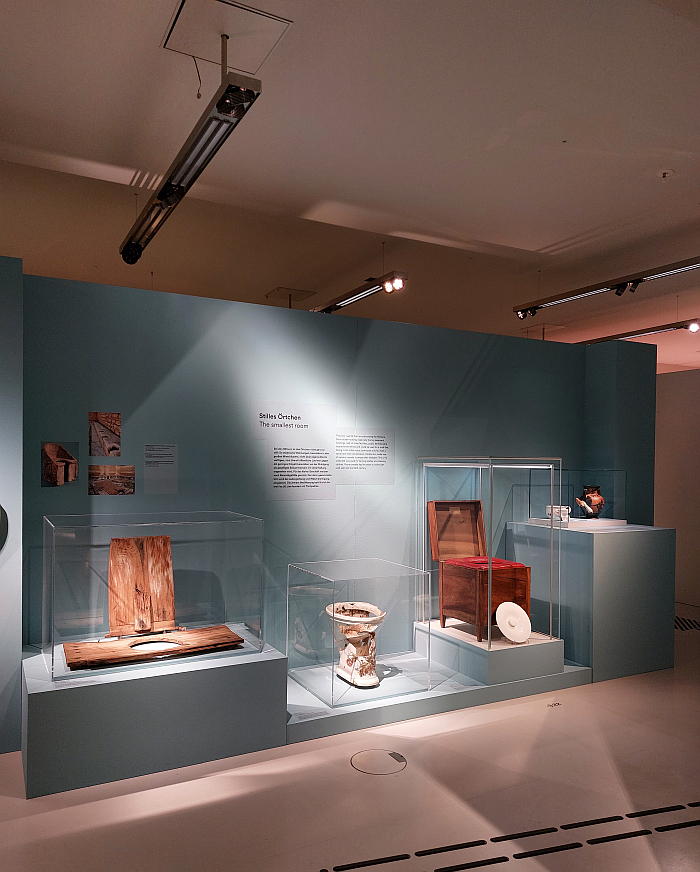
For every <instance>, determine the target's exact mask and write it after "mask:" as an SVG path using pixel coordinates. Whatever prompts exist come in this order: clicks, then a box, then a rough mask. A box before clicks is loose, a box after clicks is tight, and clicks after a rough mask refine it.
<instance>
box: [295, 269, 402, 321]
mask: <svg viewBox="0 0 700 872" xmlns="http://www.w3.org/2000/svg"><path fill="white" fill-rule="evenodd" d="M407 278H408V276H407V275H406V273H402V272H397V270H392V271H391V272H388V273H385V274H384V275H383V276H379V278H371V279H367V281H366V282H365V283H364V284H363V285H360V287H359V288H354V289H353V290H352V291H348V292H347V293H345V294H341V295H340V296H339V297H336V298H335V300H331V301H330V303H324V304H323V305H322V306H316V307H315V308H313V309H311V310H310V311H311V312H326V313H327V314H330V313H331V312H337V311H338V310H339V309H344V308H345V306H350V305H351V304H352V303H357V302H359V301H360V300H365V299H367V297H371V296H372V295H373V294H378V293H379V292H380V291H384V292H385V293H387V294H393V293H394V291H400V290H401V289H402V288H403V287H404V285H405V284H406V279H407Z"/></svg>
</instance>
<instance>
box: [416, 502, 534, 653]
mask: <svg viewBox="0 0 700 872" xmlns="http://www.w3.org/2000/svg"><path fill="white" fill-rule="evenodd" d="M428 526H429V530H430V546H431V554H432V558H433V560H437V561H439V565H440V626H441V627H444V626H445V620H446V619H447V618H457V619H458V620H460V621H464V622H465V623H467V624H473V625H474V626H475V628H476V638H477V640H478V641H479V642H481V641H482V638H483V636H484V634H485V633H486V632H487V630H488V625H489V620H490V621H491V622H492V623H493V622H494V621H495V613H496V609H497V608H498V606H499V605H500V604H501V603H503V602H514V603H517V604H518V605H519V606H520V607H521V608H523V609H524V610H525V611H526V612H527V614H528V616H529V614H530V567H529V566H525V565H524V564H522V563H515V562H513V561H510V560H501V559H499V558H492V560H491V604H490V605H491V607H490V609H489V587H488V577H489V558H488V556H487V554H486V535H485V532H484V519H483V513H482V507H481V500H454V501H437V500H435V501H431V502H429V503H428Z"/></svg>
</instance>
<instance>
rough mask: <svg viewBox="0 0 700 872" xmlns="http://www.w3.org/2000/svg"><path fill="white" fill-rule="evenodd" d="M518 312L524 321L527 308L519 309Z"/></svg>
mask: <svg viewBox="0 0 700 872" xmlns="http://www.w3.org/2000/svg"><path fill="white" fill-rule="evenodd" d="M516 314H517V316H518V318H520V320H521V321H524V320H525V318H527V309H518V311H517V313H516Z"/></svg>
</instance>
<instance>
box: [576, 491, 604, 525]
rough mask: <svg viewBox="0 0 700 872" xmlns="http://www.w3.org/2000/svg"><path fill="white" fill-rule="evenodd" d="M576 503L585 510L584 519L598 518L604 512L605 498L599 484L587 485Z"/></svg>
mask: <svg viewBox="0 0 700 872" xmlns="http://www.w3.org/2000/svg"><path fill="white" fill-rule="evenodd" d="M576 502H577V504H578V505H579V506H581V508H582V509H583V517H584V518H598V517H600V515H601V514H602V512H603V506H604V505H605V497H603V495H602V494H601V492H600V485H599V484H585V485H584V486H583V493H582V494H581V496H580V497H576Z"/></svg>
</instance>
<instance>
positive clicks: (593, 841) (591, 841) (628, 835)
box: [588, 830, 651, 845]
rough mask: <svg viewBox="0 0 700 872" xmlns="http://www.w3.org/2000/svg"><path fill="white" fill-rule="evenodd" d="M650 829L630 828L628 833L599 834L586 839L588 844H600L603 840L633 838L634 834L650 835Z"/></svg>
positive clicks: (617, 840)
mask: <svg viewBox="0 0 700 872" xmlns="http://www.w3.org/2000/svg"><path fill="white" fill-rule="evenodd" d="M650 835H651V830H632V832H630V833H615V835H614V836H600V838H598V839H588V844H589V845H602V844H603V842H619V841H620V839H633V838H634V837H635V836H650Z"/></svg>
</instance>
